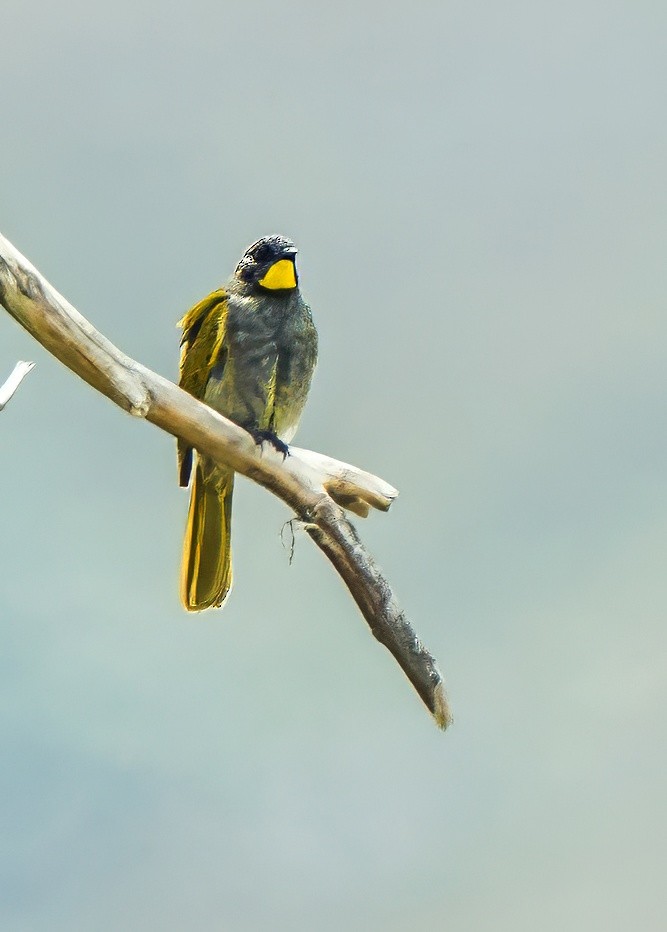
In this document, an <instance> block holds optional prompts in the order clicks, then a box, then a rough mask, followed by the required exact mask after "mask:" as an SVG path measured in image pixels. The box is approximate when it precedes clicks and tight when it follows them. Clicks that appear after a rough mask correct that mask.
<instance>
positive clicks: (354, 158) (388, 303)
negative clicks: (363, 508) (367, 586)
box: [0, 0, 667, 932]
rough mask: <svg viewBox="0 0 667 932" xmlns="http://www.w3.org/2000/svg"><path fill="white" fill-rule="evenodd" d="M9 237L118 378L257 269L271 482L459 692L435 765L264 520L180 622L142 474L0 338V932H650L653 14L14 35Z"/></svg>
mask: <svg viewBox="0 0 667 932" xmlns="http://www.w3.org/2000/svg"><path fill="white" fill-rule="evenodd" d="M2 19H3V48H2V59H1V60H0V75H1V80H2V83H1V86H2V108H1V109H2V127H3V131H2V145H1V146H0V177H1V178H2V183H1V185H0V204H1V207H2V209H1V211H0V220H1V222H0V229H1V230H2V232H3V233H5V235H7V236H8V237H9V238H10V239H11V240H12V241H13V242H14V243H15V244H16V246H17V247H18V248H19V249H21V250H22V251H23V252H24V253H25V254H26V255H27V256H28V257H29V258H30V259H31V260H32V261H33V262H34V263H35V264H36V265H37V266H38V267H39V268H40V269H41V271H42V272H43V273H44V274H46V275H47V276H48V277H49V278H50V280H51V281H52V282H53V284H54V285H55V286H56V287H57V288H58V289H59V290H60V291H62V292H63V293H64V294H65V295H67V297H68V298H69V299H70V300H71V301H72V302H73V303H74V304H75V305H76V306H77V307H78V308H79V309H80V310H81V311H82V313H84V314H86V315H87V316H88V317H89V318H90V319H91V320H92V321H93V322H94V323H95V325H96V326H98V327H99V328H100V329H101V330H102V331H103V332H105V333H106V334H107V335H108V336H109V337H110V338H111V339H113V340H114V341H115V342H116V343H117V344H118V345H119V346H120V347H121V348H122V349H123V350H125V351H126V352H128V353H129V354H130V355H133V356H135V357H136V358H138V359H140V360H141V361H142V362H144V363H146V364H148V365H150V366H152V367H154V368H156V369H157V370H158V371H160V372H161V373H163V374H165V375H168V376H172V377H173V376H174V375H175V372H176V366H177V347H178V333H177V331H176V329H175V326H174V324H175V321H176V320H177V319H178V318H179V317H180V315H181V314H182V313H183V311H184V310H185V309H187V307H188V306H189V305H190V304H192V303H193V302H194V301H195V300H197V299H199V298H200V297H202V296H203V295H204V294H205V293H207V292H208V291H209V290H211V289H212V288H213V287H214V286H217V285H218V284H219V283H221V282H222V281H223V280H224V279H225V278H227V276H228V275H229V274H230V272H231V271H232V270H233V268H234V265H235V263H236V261H237V260H238V258H239V256H240V254H241V253H242V251H243V249H244V248H245V246H246V245H248V243H250V242H251V241H252V240H253V239H256V238H257V237H258V236H260V235H262V234H265V233H270V232H277V231H280V232H284V233H287V234H289V235H290V236H292V237H294V238H295V240H296V241H297V243H298V244H299V246H300V250H301V251H300V271H301V284H302V288H303V291H304V293H305V294H306V295H307V297H308V298H309V299H310V302H311V304H312V306H313V310H314V315H315V319H316V323H317V325H318V328H319V331H320V349H321V353H320V364H319V368H318V371H317V375H316V380H315V384H314V387H313V391H312V394H311V398H310V401H309V405H308V408H307V411H306V414H305V417H304V420H303V422H302V427H301V430H300V433H299V436H298V442H299V443H300V444H301V445H303V446H307V447H311V448H313V449H319V450H322V451H324V452H328V453H330V454H331V455H334V456H337V457H339V458H341V459H345V460H348V461H351V462H354V463H357V464H358V465H360V466H363V467H365V468H368V469H370V470H372V471H375V472H377V473H378V474H380V475H382V476H383V477H385V478H386V479H387V480H389V481H390V482H392V483H394V484H395V485H396V486H398V487H399V488H400V490H401V497H400V498H399V500H398V502H397V503H396V505H395V506H394V508H393V509H392V511H391V512H390V513H389V514H388V515H376V516H373V517H372V518H370V519H369V520H368V521H366V522H361V521H360V522H358V523H359V525H360V530H361V532H362V534H363V536H364V538H365V540H366V541H367V542H368V544H369V546H370V547H371V549H372V551H373V552H374V554H375V556H376V557H377V559H378V560H379V562H380V563H381V564H382V565H383V567H384V568H385V569H386V570H387V572H388V574H389V576H390V578H391V579H392V581H393V583H394V584H395V586H396V588H397V590H398V593H399V594H400V596H401V598H402V601H403V603H404V605H405V607H406V609H407V610H408V612H409V614H410V616H411V617H412V618H413V620H414V622H415V624H416V626H417V629H418V630H419V632H420V634H421V635H422V637H423V639H424V641H425V642H426V644H427V645H428V646H429V647H430V649H431V650H432V651H433V652H434V653H435V654H436V656H437V657H438V659H439V661H440V663H441V666H442V668H443V670H444V672H445V675H446V678H447V682H448V685H449V691H450V696H451V700H452V704H453V707H454V712H455V716H456V722H455V725H454V727H453V728H452V729H451V731H450V732H448V733H447V734H446V735H444V736H443V735H441V734H439V733H438V732H437V731H436V730H435V728H434V727H433V726H432V725H431V723H430V722H429V719H428V717H427V715H426V714H425V713H424V712H423V710H422V708H421V705H420V702H419V700H418V699H417V698H416V696H415V695H414V694H413V692H412V690H411V688H410V687H409V685H408V684H407V682H406V681H405V680H404V678H403V676H402V674H401V672H400V671H399V669H398V667H397V666H396V665H395V663H394V662H393V660H392V658H391V657H390V656H389V655H388V654H387V653H386V652H385V651H384V650H383V649H382V648H381V647H380V646H379V645H378V644H376V643H375V642H374V641H373V639H372V638H371V637H370V635H369V634H368V632H367V629H366V627H365V625H364V623H363V621H362V620H361V618H360V617H359V616H358V614H357V611H356V609H355V607H354V605H353V604H352V602H351V600H350V599H349V597H348V596H347V595H346V593H345V592H344V591H343V589H342V587H341V585H340V583H339V582H338V580H337V579H336V578H335V577H334V575H333V573H332V572H331V570H330V569H329V567H328V565H327V564H326V563H325V561H323V560H322V559H321V557H320V555H319V554H318V553H317V552H316V551H315V549H314V548H313V547H312V545H311V544H310V542H309V541H308V540H306V539H299V540H298V543H297V551H296V557H295V560H294V564H293V565H292V566H291V567H289V566H288V557H287V554H286V553H285V552H284V550H283V549H282V548H281V546H280V542H279V531H280V527H281V525H282V523H283V521H284V520H285V518H286V517H287V514H286V511H285V509H284V508H283V507H282V506H281V504H280V503H279V502H277V501H276V500H274V499H272V498H270V497H269V496H268V495H267V494H266V493H264V492H263V491H262V490H260V489H257V488H255V487H251V486H250V485H249V483H247V482H243V481H241V482H239V484H238V491H237V494H236V497H235V514H234V556H235V576H236V580H235V590H234V592H233V595H232V597H231V599H230V601H229V603H228V605H227V606H226V608H225V609H224V611H223V612H221V613H208V614H206V615H204V616H202V617H201V618H190V617H187V616H186V615H185V613H184V612H183V611H182V610H181V609H180V607H179V604H178V600H177V577H178V563H179V559H180V546H181V535H182V529H183V523H184V519H185V510H186V505H187V496H186V495H185V494H184V493H183V492H182V491H180V490H179V489H178V488H177V484H176V469H175V454H174V449H173V443H172V442H171V441H170V440H169V438H167V437H166V436H164V435H161V434H160V433H158V432H157V431H155V430H153V429H152V428H150V427H148V426H147V425H145V424H141V423H138V422H135V421H133V420H131V419H130V418H129V417H126V416H124V415H123V414H122V413H121V412H119V411H118V410H117V409H115V408H114V407H113V406H112V405H111V404H110V403H109V402H107V401H106V400H105V399H103V398H101V397H99V396H97V395H95V394H94V393H93V392H92V391H91V390H90V389H88V388H87V387H86V386H85V385H84V384H83V383H80V382H79V381H77V380H76V379H75V377H74V376H72V375H71V374H70V373H68V372H67V371H65V370H64V369H63V368H62V367H61V366H60V365H59V364H58V363H56V362H55V361H54V360H52V359H50V358H49V357H48V356H47V355H46V353H45V352H44V351H42V350H41V348H40V347H38V346H37V345H36V344H34V343H33V342H32V341H31V340H30V338H29V337H28V336H27V335H26V334H24V333H22V332H21V331H20V330H19V329H18V328H17V327H16V325H14V324H13V322H12V321H11V320H10V319H9V317H7V316H5V317H4V318H2V317H0V332H1V334H2V339H1V342H0V346H1V347H2V353H1V354H0V356H1V358H0V367H1V368H0V379H3V378H4V377H5V375H6V374H7V373H8V372H9V371H10V369H11V367H12V366H13V364H14V361H15V360H16V359H17V358H28V359H34V360H35V361H36V363H37V368H36V369H35V371H34V372H33V373H32V374H31V375H30V377H29V378H28V379H27V380H26V382H25V384H24V385H23V386H22V387H21V389H20V394H19V395H17V397H16V399H15V400H14V401H13V402H12V403H11V405H9V406H8V408H7V409H6V410H5V411H4V412H3V413H2V414H1V415H0V431H1V434H0V436H1V438H2V449H3V451H4V458H3V461H4V475H3V482H2V488H3V490H4V491H3V493H2V501H3V517H4V526H5V528H9V527H11V528H12V533H11V535H10V534H9V533H7V532H6V531H5V533H3V534H2V535H0V566H2V586H1V591H0V623H1V638H2V640H1V645H2V646H1V648H0V664H1V665H2V676H1V677H0V690H1V691H2V702H1V703H0V710H1V711H0V716H1V717H0V743H1V745H2V748H3V766H2V768H1V769H0V774H1V775H0V796H1V798H2V804H1V805H0V814H1V819H2V822H1V826H2V829H1V833H2V845H1V846H0V927H2V929H3V932H4V930H8V932H27V930H30V932H42V930H44V932H47V930H48V932H71V930H77V929H82V930H84V929H85V930H88V929H94V930H96V932H97V930H100V932H107V930H109V932H116V930H127V929H140V930H142V932H143V930H160V932H164V930H167V932H180V930H183V929H197V930H206V932H209V930H211V932H219V930H223V932H264V930H266V932H274V930H295V929H298V930H301V929H303V930H310V929H314V928H317V929H321V930H323V932H338V930H340V929H343V928H344V929H359V930H361V929H363V930H365V932H366V930H369V932H376V930H377V932H379V930H382V932H404V930H406V929H416V930H426V929H428V930H434V929H447V930H448V932H487V930H488V932H491V930H493V932H524V930H525V932H533V930H535V929H540V930H541V932H562V930H563V929H567V930H574V932H579V930H581V932H596V930H601V932H602V930H604V932H626V930H627V929H629V928H634V929H641V930H642V932H652V930H656V932H657V930H660V929H663V928H664V927H665V924H666V923H667V908H666V907H665V897H664V879H663V878H664V872H665V866H666V865H665V855H666V851H665V848H666V847H667V844H666V842H665V838H667V825H666V824H665V822H666V820H665V806H664V772H665V768H666V764H667V753H666V747H665V738H664V731H665V728H664V722H663V718H664V716H663V708H664V705H665V701H666V700H667V688H666V686H665V673H666V663H665V657H666V646H667V645H666V637H665V623H664V621H665V608H666V606H667V574H666V573H665V554H666V552H667V504H666V498H665V492H666V491H667V441H666V439H665V430H664V423H665V397H666V395H665V385H664V382H665V369H666V358H665V357H666V350H665V342H666V338H667V320H666V317H665V293H666V291H667V281H666V277H667V276H666V272H665V261H664V243H665V239H666V236H667V212H666V207H667V204H666V201H667V197H666V189H665V183H664V165H665V152H666V150H667V124H666V122H665V103H666V101H665V87H666V86H667V85H666V81H667V61H666V57H665V54H664V48H665V35H666V26H667V9H666V8H665V7H664V5H663V4H658V3H649V2H641V0H640V2H637V0H634V2H630V0H625V2H620V3H616V4H608V3H602V2H593V0H578V2H577V3H574V2H568V0H566V2H565V3H560V4H552V3H545V2H542V0H537V2H535V0H533V2H531V3H528V2H525V3H521V2H509V3H505V4H491V3H480V2H478V0H477V2H476V0H473V2H468V3H466V4H462V3H448V2H443V3H439V2H435V0H433V2H426V0H416V2H413V3H410V4H397V3H392V2H389V3H386V2H385V3H382V4H380V3H371V2H363V0H362V2H357V3H354V4H351V3H349V4H348V3H340V4H335V5H334V4H330V5H327V6H325V5H324V4H321V5H320V4H315V3H305V2H303V3H297V2H290V0H286V2H283V3H281V4H276V3H266V2H255V3H252V4H244V3H240V2H225V0H223V2H217V3H208V2H203V0H202V2H198V0H195V2H192V3H190V4H188V5H184V4H173V3H163V4H159V5H158V4H150V3H147V2H145V0H134V2H132V3H129V2H127V0H116V2H114V3H113V4H111V3H103V4H95V5H91V4H88V3H83V2H59V3H55V2H42V3H39V4H33V5H32V6H31V5H29V4H26V3H24V2H18V0H4V4H3V13H2Z"/></svg>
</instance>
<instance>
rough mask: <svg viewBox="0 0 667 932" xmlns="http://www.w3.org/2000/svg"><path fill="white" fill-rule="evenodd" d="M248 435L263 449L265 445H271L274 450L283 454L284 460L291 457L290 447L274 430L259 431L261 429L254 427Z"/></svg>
mask: <svg viewBox="0 0 667 932" xmlns="http://www.w3.org/2000/svg"><path fill="white" fill-rule="evenodd" d="M248 433H249V434H250V436H251V437H252V438H253V440H254V441H255V443H256V444H257V446H259V447H261V446H263V445H264V444H265V443H270V444H271V446H272V447H273V449H274V450H277V451H278V453H282V455H283V459H285V458H286V457H288V456H289V447H288V446H287V444H286V443H285V442H284V441H283V440H281V439H280V437H278V436H277V434H274V432H273V431H272V430H259V428H256V427H253V428H250V429H249V430H248Z"/></svg>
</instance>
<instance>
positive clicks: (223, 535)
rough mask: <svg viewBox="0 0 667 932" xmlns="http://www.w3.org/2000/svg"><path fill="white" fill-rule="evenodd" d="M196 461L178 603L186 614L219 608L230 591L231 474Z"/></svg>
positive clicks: (231, 471) (232, 479)
mask: <svg viewBox="0 0 667 932" xmlns="http://www.w3.org/2000/svg"><path fill="white" fill-rule="evenodd" d="M206 466H207V464H206V461H204V464H202V461H201V460H198V461H197V465H196V467H195V471H194V479H193V481H192V490H191V492H190V508H189V510H188V523H187V526H186V528H185V540H184V541H183V562H182V564H181V600H182V602H183V605H184V606H185V608H186V609H187V610H188V611H189V612H200V611H201V610H202V609H204V608H210V607H211V606H218V605H222V603H223V602H224V601H225V599H226V598H227V596H228V595H229V591H230V589H231V588H232V549H231V529H232V528H231V521H232V492H233V490H234V471H233V470H231V469H223V468H220V467H216V468H215V469H210V468H206Z"/></svg>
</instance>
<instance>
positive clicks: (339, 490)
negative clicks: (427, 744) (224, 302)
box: [0, 235, 451, 728]
mask: <svg viewBox="0 0 667 932" xmlns="http://www.w3.org/2000/svg"><path fill="white" fill-rule="evenodd" d="M0 303H1V304H2V305H3V306H4V307H5V309H6V310H7V311H8V312H9V314H11V316H12V317H13V318H14V319H15V320H17V321H18V323H20V324H21V325H22V326H23V327H25V329H26V330H28V332H29V333H31V334H32V335H33V336H34V337H35V339H36V340H38V341H39V342H40V343H41V344H42V345H43V346H44V347H45V348H46V349H47V350H48V351H49V352H50V353H52V354H53V355H54V356H56V357H57V358H58V359H59V360H60V361H61V362H63V363H64V364H65V365H66V366H68V367H69V368H70V369H71V370H72V371H73V372H75V373H76V374H77V375H79V376H80V377H81V378H82V379H85V381H86V382H88V383H89V384H90V385H92V386H93V388H96V389H97V390H98V391H100V392H102V394H104V395H106V396H107V397H108V398H110V399H111V400H112V401H114V402H115V403H116V404H117V405H119V406H120V407H121V408H123V409H124V410H125V411H128V412H129V413H130V414H133V415H135V416H137V417H142V418H145V419H146V420H147V421H150V422H151V423H152V424H155V425H156V426H157V427H160V428H161V429H162V430H165V431H167V432H168V433H170V434H173V435H174V436H175V437H182V438H183V439H184V440H186V441H187V442H188V443H189V444H191V445H192V446H194V447H196V449H198V450H200V451H201V452H203V453H206V454H207V456H210V457H212V458H214V459H217V460H218V461H220V462H222V463H225V464H227V465H229V466H231V467H233V469H235V470H236V471H237V472H240V473H242V474H243V475H245V476H248V477H249V478H250V479H253V480H254V481H255V482H257V483H259V484H260V485H262V486H264V487H265V488H267V489H269V490H270V491H271V492H273V493H274V494H275V495H277V496H278V497H279V498H281V499H282V500H283V501H284V502H286V503H287V505H288V506H289V507H290V508H291V509H292V510H293V511H294V512H295V514H296V516H297V518H298V519H299V520H300V521H302V522H303V524H304V527H305V529H306V531H307V532H308V534H309V535H310V536H311V537H312V539H313V540H314V541H315V543H316V544H317V546H318V547H319V548H320V549H321V550H322V551H323V552H324V553H325V554H326V556H327V557H328V558H329V560H330V561H331V563H332V564H333V565H334V567H335V569H336V570H337V571H338V573H339V574H340V576H341V577H342V579H343V580H344V582H345V584H346V585H347V587H348V589H349V590H350V593H351V594H352V596H353V598H354V600H355V601H356V603H357V605H358V606H359V608H360V609H361V612H362V614H363V616H364V618H365V619H366V621H367V623H368V625H369V626H370V629H371V631H372V633H373V634H374V635H375V637H376V638H377V639H378V640H379V641H380V642H381V643H382V644H384V645H385V647H387V648H388V649H389V650H390V651H391V653H392V654H393V655H394V657H395V658H396V660H397V661H398V663H399V664H400V666H401V667H402V668H403V670H404V672H405V674H406V675H407V677H408V679H409V680H410V682H411V683H412V685H413V686H414V687H415V689H416V690H417V692H418V693H419V695H420V696H421V698H422V700H423V701H424V703H425V704H426V706H427V707H428V708H429V709H430V711H431V713H432V714H433V716H434V718H435V720H436V722H437V724H438V725H439V726H440V727H441V728H446V727H447V725H448V724H449V723H450V721H451V715H450V712H449V707H448V705H447V699H446V696H445V692H444V687H443V681H442V676H441V674H440V672H439V670H438V667H437V665H436V662H435V660H434V658H433V657H432V656H431V654H429V652H428V651H427V650H426V648H425V647H424V646H423V645H422V644H421V642H420V640H419V638H418V637H417V635H416V634H415V632H414V630H413V628H412V627H411V625H410V623H409V622H408V620H407V619H406V617H405V614H404V612H403V611H402V610H401V609H400V607H399V605H398V602H397V600H396V597H395V596H394V593H393V591H392V589H391V586H390V585H389V582H388V580H387V579H386V577H385V576H384V575H383V574H382V572H381V571H380V569H379V568H378V566H377V565H376V563H375V562H374V560H373V558H372V557H371V556H370V554H369V553H368V552H367V551H366V550H365V548H364V546H363V544H362V543H361V541H360V539H359V536H358V535H357V532H356V531H355V529H354V527H353V526H352V525H351V524H350V522H349V521H348V520H347V518H346V517H345V514H344V512H343V510H342V508H341V506H343V507H345V508H348V509H349V510H351V511H353V512H355V513H356V514H358V515H361V516H362V517H363V516H365V515H366V514H368V511H369V509H370V508H378V509H381V510H384V511H386V510H387V509H388V508H389V506H390V505H391V503H392V501H393V500H394V499H395V498H396V496H397V494H398V493H397V491H396V489H394V488H392V486H390V485H388V483H386V482H384V481H383V480H382V479H379V478H378V477H377V476H373V475H371V474H370V473H367V472H364V471H363V470H360V469H357V468H356V467H354V466H350V465H349V464H347V463H340V462H338V460H334V459H331V457H328V456H324V455H322V454H320V453H314V452H312V451H309V450H300V449H299V448H297V447H291V448H290V455H289V456H288V457H287V458H286V459H285V460H283V458H282V456H281V455H280V454H279V453H277V452H276V451H275V450H273V449H272V448H271V447H270V445H269V444H266V445H264V447H263V448H260V447H258V446H257V445H256V444H255V442H254V440H253V438H252V437H251V436H250V434H248V433H247V432H246V431H245V430H243V429H242V428H240V427H238V426H237V425H236V424H234V423H233V422H232V421H229V420H227V419H226V418H224V417H222V416H221V415H220V414H218V413H217V412H215V411H213V410H212V409H211V408H209V407H207V406H206V405H205V404H203V403H202V402H200V401H198V400H197V399H195V398H193V397H192V396H191V395H189V394H188V393H187V392H184V391H182V389H180V388H178V386H176V385H174V384H173V383H172V382H170V381H168V380H167V379H165V378H163V377H162V376H160V375H157V374H156V373H155V372H152V371H151V370H150V369H147V368H146V367H145V366H142V365H141V364H140V363H138V362H135V361H134V360H133V359H130V358H129V357H128V356H125V355H124V354H123V353H121V352H120V350H118V349H117V348H116V347H115V346H114V345H113V344H112V343H111V342H110V341H109V340H107V339H106V337H104V336H103V335H102V334H101V333H99V332H98V331H97V330H96V329H95V328H94V327H93V326H92V324H90V323H89V322H88V321H87V320H86V319H85V318H84V317H82V316H81V314H79V312H78V311H77V310H75V308H73V307H72V305H71V304H69V302H68V301H66V300H65V298H63V297H62V295H60V294H59V293H58V292H57V291H56V290H55V289H54V288H53V287H52V286H51V285H50V284H49V283H48V282H47V281H46V279H44V278H43V277H42V276H41V275H40V273H39V272H38V271H37V270H36V269H35V268H34V267H33V266H32V265H31V264H30V263H29V262H28V260H27V259H25V258H24V257H23V256H22V255H21V254H20V253H19V252H18V250H16V249H15V248H14V247H13V246H12V245H11V243H9V242H8V240H6V239H5V238H4V237H3V236H1V235H0Z"/></svg>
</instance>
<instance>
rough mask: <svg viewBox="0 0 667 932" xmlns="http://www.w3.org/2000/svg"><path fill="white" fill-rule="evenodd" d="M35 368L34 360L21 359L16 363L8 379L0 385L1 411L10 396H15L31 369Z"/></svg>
mask: <svg viewBox="0 0 667 932" xmlns="http://www.w3.org/2000/svg"><path fill="white" fill-rule="evenodd" d="M34 368H35V364H34V362H23V360H22V359H21V360H19V362H17V363H16V365H15V366H14V369H13V370H12V372H11V374H10V375H9V377H8V378H7V380H6V381H5V382H4V384H3V385H0V411H2V409H3V408H4V407H5V405H6V404H7V402H8V401H9V400H10V398H12V397H13V395H14V392H15V391H16V389H17V388H18V387H19V385H20V384H21V382H22V381H23V379H24V378H25V377H26V375H27V374H28V373H29V372H30V370H31V369H34Z"/></svg>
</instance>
